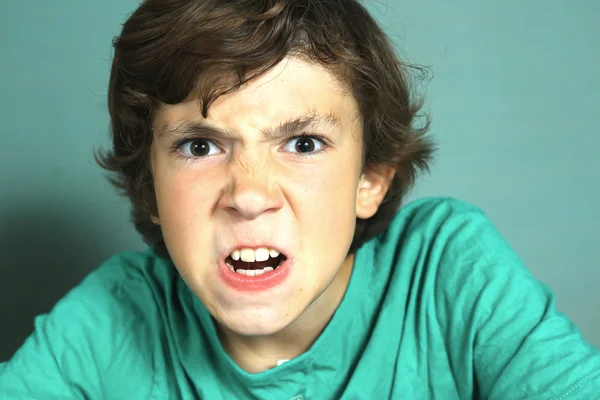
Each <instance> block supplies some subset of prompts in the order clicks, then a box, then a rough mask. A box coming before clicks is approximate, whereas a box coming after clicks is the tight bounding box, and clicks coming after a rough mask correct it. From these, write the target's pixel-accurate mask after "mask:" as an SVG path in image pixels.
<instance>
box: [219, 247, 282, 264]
mask: <svg viewBox="0 0 600 400" xmlns="http://www.w3.org/2000/svg"><path fill="white" fill-rule="evenodd" d="M269 256H270V257H271V258H276V257H279V253H278V252H277V251H276V250H273V249H268V248H266V247H261V248H258V249H256V250H253V249H239V250H234V251H233V252H232V253H231V258H232V259H234V260H235V261H238V260H240V259H241V260H242V261H244V262H255V261H259V262H260V261H267V260H268V259H269Z"/></svg>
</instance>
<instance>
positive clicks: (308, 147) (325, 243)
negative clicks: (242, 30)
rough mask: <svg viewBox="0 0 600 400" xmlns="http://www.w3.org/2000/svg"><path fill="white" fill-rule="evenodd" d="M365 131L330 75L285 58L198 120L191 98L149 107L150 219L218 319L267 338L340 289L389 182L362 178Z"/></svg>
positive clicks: (354, 106)
mask: <svg viewBox="0 0 600 400" xmlns="http://www.w3.org/2000/svg"><path fill="white" fill-rule="evenodd" d="M186 123H187V128H185V127H183V125H182V124H186ZM190 123H192V124H190ZM193 123H195V124H193ZM361 126H362V121H361V119H360V117H359V113H358V107H357V103H356V101H355V99H354V98H353V96H352V95H351V94H349V93H347V92H346V90H344V89H343V87H342V86H341V85H340V84H339V82H338V81H337V80H336V78H335V77H334V75H333V74H332V73H330V72H329V71H327V70H326V69H324V68H322V67H320V66H316V65H313V64H309V63H306V62H304V61H300V60H298V59H293V58H288V59H286V60H284V61H283V62H282V63H281V64H279V65H278V66H277V67H275V68H273V69H272V70H270V71H269V72H267V73H266V74H264V75H262V76H260V77H259V78H257V79H256V80H253V81H251V82H250V83H249V84H248V85H247V86H245V87H242V88H241V89H240V90H238V91H236V92H234V93H231V94H228V95H225V96H221V97H219V98H218V99H217V100H216V101H215V102H214V103H213V104H212V105H211V107H210V108H209V113H208V117H207V118H206V119H205V118H203V117H202V114H201V112H200V109H199V107H198V102H197V101H196V100H195V99H190V100H188V101H184V102H182V103H180V104H177V105H174V106H164V107H163V108H162V109H161V110H160V111H158V112H157V113H156V115H155V121H154V131H155V133H154V135H155V136H154V143H153V146H152V154H151V160H152V169H153V174H154V184H155V190H156V199H157V204H158V216H156V217H154V218H153V220H154V222H155V223H157V224H160V226H161V228H162V232H163V236H164V240H165V243H166V245H167V248H168V250H169V253H170V255H171V258H172V260H173V262H174V264H175V266H176V267H177V269H178V271H179V273H180V274H181V276H182V277H183V279H184V280H185V282H186V283H187V285H188V286H189V287H190V288H191V289H192V290H193V292H194V293H195V294H196V295H197V296H198V298H199V299H200V300H201V301H202V302H203V303H204V304H205V306H206V307H207V309H208V310H209V312H210V313H211V314H212V315H213V317H214V318H215V319H216V320H217V321H218V322H219V323H220V324H222V325H224V326H226V327H227V328H229V329H230V330H232V331H234V332H236V333H239V334H243V335H268V334H273V333H276V332H279V331H280V330H282V329H283V328H285V327H286V326H288V325H290V324H291V323H292V322H294V321H295V320H296V319H298V318H299V317H300V316H301V315H302V314H303V313H305V311H306V310H307V309H309V306H311V305H312V306H311V307H310V309H313V308H314V307H315V306H314V304H315V303H318V302H319V299H323V298H328V296H327V292H328V291H331V290H338V291H339V290H340V289H339V288H342V293H343V290H344V289H345V285H336V281H339V280H340V279H343V278H340V276H342V275H344V271H345V275H344V276H346V278H345V279H346V280H347V275H348V271H349V270H351V268H352V262H353V258H352V257H348V256H347V252H348V249H349V247H350V244H351V242H352V238H353V236H354V227H355V220H356V217H357V216H358V217H360V218H368V217H370V216H372V215H373V214H374V213H375V211H376V210H377V207H378V206H379V204H380V202H381V200H382V198H383V196H384V195H385V191H386V190H387V182H388V180H387V179H383V178H382V176H380V175H377V174H374V173H366V174H361V150H362V144H361V143H362V132H361ZM298 135H311V136H307V137H304V138H302V137H300V138H298ZM259 249H260V250H259ZM265 249H266V250H265ZM269 250H275V251H276V252H278V253H281V255H280V256H277V253H276V252H274V251H271V252H269ZM269 253H270V254H269ZM265 257H267V258H268V259H267V260H266V261H256V259H257V258H258V260H263V259H264V258H265ZM252 259H255V261H254V262H252V261H251V260H252ZM271 269H272V270H271ZM240 270H244V271H245V272H242V271H240ZM332 288H337V289H332ZM333 297H335V296H333ZM330 298H331V296H330ZM323 301H325V300H323Z"/></svg>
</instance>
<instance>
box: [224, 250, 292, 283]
mask: <svg viewBox="0 0 600 400" xmlns="http://www.w3.org/2000/svg"><path fill="white" fill-rule="evenodd" d="M285 260H287V257H286V256H285V255H283V254H280V253H279V252H278V251H277V250H273V249H269V248H266V247H261V248H259V249H256V250H254V249H246V248H245V249H239V250H234V251H233V252H232V253H231V254H230V255H229V256H228V257H227V258H226V259H225V263H226V264H227V266H228V267H229V269H230V270H232V271H234V272H236V273H238V274H240V275H245V276H259V275H262V274H265V273H269V272H272V271H275V270H276V269H277V268H279V267H280V266H281V265H282V264H283V263H284V262H285Z"/></svg>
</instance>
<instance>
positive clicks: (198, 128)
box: [158, 111, 341, 140]
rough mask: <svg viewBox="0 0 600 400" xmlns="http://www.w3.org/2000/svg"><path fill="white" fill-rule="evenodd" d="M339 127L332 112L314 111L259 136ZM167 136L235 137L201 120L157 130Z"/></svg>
mask: <svg viewBox="0 0 600 400" xmlns="http://www.w3.org/2000/svg"><path fill="white" fill-rule="evenodd" d="M340 126H341V125H340V121H339V119H338V118H337V117H336V116H335V114H334V113H333V112H329V113H327V114H320V113H318V112H316V111H311V112H309V113H307V114H304V115H300V116H298V117H294V118H292V119H290V120H288V121H284V122H282V123H280V124H279V125H278V126H277V127H275V128H267V129H263V130H261V134H262V135H263V137H264V138H265V139H267V140H272V139H275V138H279V137H293V136H298V135H300V134H302V133H304V132H306V131H310V130H320V129H338V128H340ZM168 136H181V137H189V136H198V137H207V138H213V137H222V138H229V139H233V138H235V137H236V135H235V134H234V133H233V132H232V131H231V130H229V129H227V130H223V129H221V128H216V127H214V126H211V125H210V124H209V123H207V122H205V121H203V120H185V121H181V122H178V123H175V124H169V123H166V124H164V125H163V126H162V127H161V129H160V130H159V132H158V137H159V138H163V137H168Z"/></svg>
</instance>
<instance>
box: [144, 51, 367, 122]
mask: <svg viewBox="0 0 600 400" xmlns="http://www.w3.org/2000/svg"><path fill="white" fill-rule="evenodd" d="M309 114H310V115H324V116H325V115H332V116H334V117H335V118H336V119H337V120H338V121H339V123H340V125H341V126H340V127H341V128H342V129H344V130H345V129H350V128H352V126H353V125H354V124H355V122H356V119H357V116H358V106H357V103H356V100H355V99H354V97H353V96H352V94H351V93H350V92H349V91H348V90H347V89H346V87H345V85H343V84H342V82H340V80H339V79H338V78H337V76H336V75H334V73H333V72H331V71H329V70H328V69H326V68H324V67H322V66H320V65H318V64H314V63H309V62H306V61H303V60H300V59H297V58H286V59H284V60H283V61H282V62H281V63H279V64H278V65H277V66H275V67H273V68H272V69H270V70H269V71H267V72H266V73H264V74H262V75H260V76H259V77H257V78H255V79H253V80H252V81H250V82H249V83H247V84H246V85H244V86H242V87H241V88H240V89H238V90H237V91H235V92H233V93H229V94H226V95H223V96H220V97H219V98H217V99H216V100H215V101H214V102H213V104H211V106H210V108H209V110H208V115H207V118H206V122H208V123H210V124H212V125H215V126H217V127H222V128H226V129H230V130H237V129H243V128H247V127H248V126H251V127H253V128H256V129H268V128H270V127H272V125H273V124H274V123H278V122H281V121H286V120H290V119H294V118H297V117H298V116H300V115H309ZM155 117H156V118H155V127H157V128H158V127H161V126H165V125H173V124H176V123H179V122H182V121H186V120H200V119H203V118H202V115H201V112H200V107H199V103H198V101H197V100H196V99H195V98H194V99H188V100H186V101H184V102H182V103H179V104H176V105H169V106H164V107H163V108H162V109H161V110H159V111H158V112H157V114H156V115H155Z"/></svg>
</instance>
